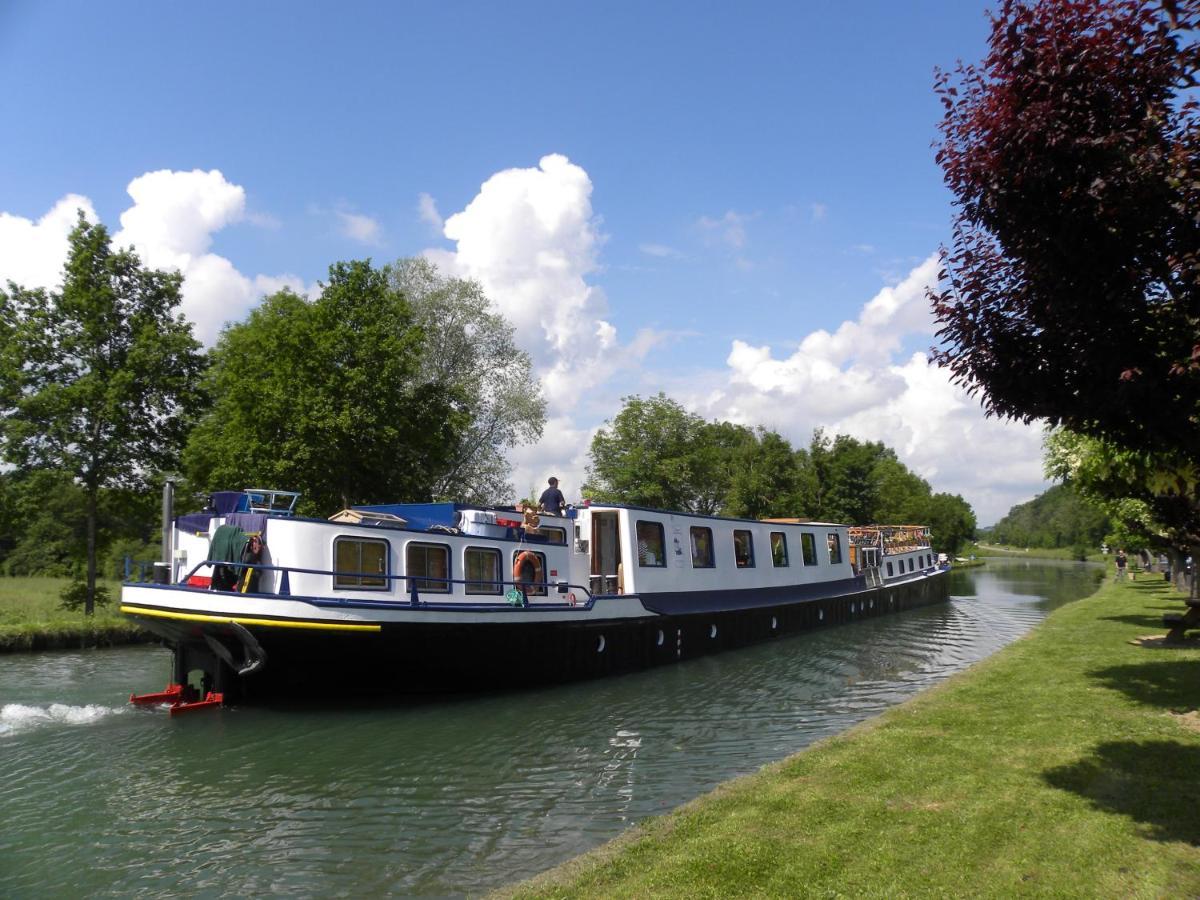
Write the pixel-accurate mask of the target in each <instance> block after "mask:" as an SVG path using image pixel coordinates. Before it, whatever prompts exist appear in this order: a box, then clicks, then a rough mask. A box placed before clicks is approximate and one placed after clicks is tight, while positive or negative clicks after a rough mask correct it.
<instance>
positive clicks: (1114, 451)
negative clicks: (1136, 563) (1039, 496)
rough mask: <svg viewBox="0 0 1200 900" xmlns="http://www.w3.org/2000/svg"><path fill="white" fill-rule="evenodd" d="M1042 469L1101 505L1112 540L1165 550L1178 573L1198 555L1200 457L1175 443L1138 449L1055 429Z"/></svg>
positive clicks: (1199, 555)
mask: <svg viewBox="0 0 1200 900" xmlns="http://www.w3.org/2000/svg"><path fill="white" fill-rule="evenodd" d="M1045 450H1046V458H1045V463H1046V474H1047V476H1048V477H1051V478H1057V479H1060V480H1063V481H1067V482H1068V483H1070V484H1071V485H1073V486H1074V487H1075V488H1076V489H1077V490H1078V491H1079V492H1080V493H1082V494H1084V495H1085V496H1087V497H1088V498H1090V499H1092V500H1093V501H1094V502H1096V503H1098V504H1099V505H1100V506H1101V508H1103V509H1104V510H1105V511H1106V512H1107V513H1108V515H1109V516H1110V518H1111V519H1112V521H1113V532H1114V534H1113V535H1112V537H1113V539H1114V540H1118V541H1120V542H1121V543H1124V544H1127V545H1134V544H1136V545H1139V546H1149V547H1153V548H1154V549H1156V550H1159V551H1161V552H1165V553H1167V554H1168V555H1169V556H1170V557H1171V559H1172V569H1173V570H1174V571H1175V572H1176V573H1181V572H1182V570H1183V567H1182V565H1181V563H1182V561H1183V557H1184V556H1185V555H1191V556H1192V558H1193V559H1200V504H1197V500H1196V498H1197V496H1198V493H1200V463H1198V462H1197V461H1196V460H1195V459H1194V458H1192V457H1191V456H1190V455H1189V454H1188V453H1186V452H1184V451H1182V450H1180V449H1179V448H1174V447H1172V448H1164V449H1160V450H1157V451H1139V450H1132V449H1129V448H1128V447H1124V446H1120V445H1118V444H1116V443H1114V442H1112V441H1107V440H1102V439H1100V438H1096V437H1089V436H1087V435H1083V434H1079V433H1078V432H1074V431H1070V430H1069V429H1061V428H1060V429H1054V430H1053V431H1051V432H1050V433H1049V434H1048V435H1047V436H1046V440H1045Z"/></svg>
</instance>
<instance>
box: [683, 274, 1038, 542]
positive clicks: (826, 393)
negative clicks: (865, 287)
mask: <svg viewBox="0 0 1200 900" xmlns="http://www.w3.org/2000/svg"><path fill="white" fill-rule="evenodd" d="M937 270H938V260H937V257H936V255H935V256H931V257H929V258H928V259H926V260H925V261H924V262H922V263H921V264H920V265H918V266H917V267H916V268H914V269H913V270H912V271H911V272H910V273H909V274H908V276H907V277H905V278H904V279H903V280H902V281H901V282H900V283H899V284H897V285H896V286H894V287H885V288H884V289H882V290H881V291H879V293H877V294H876V295H875V296H874V297H873V298H872V299H871V300H869V301H868V302H866V303H865V304H864V305H863V306H862V308H861V310H860V312H859V315H858V318H857V319H855V320H853V321H847V322H843V323H842V324H841V325H840V326H839V327H838V328H837V329H836V330H835V331H834V332H832V333H830V332H828V331H824V330H819V331H814V332H811V333H810V334H808V335H806V336H805V337H804V338H803V339H802V340H801V341H800V343H799V346H798V348H797V349H796V350H795V352H793V353H791V354H790V355H787V356H783V357H776V356H775V355H774V354H773V352H772V351H771V348H770V347H768V346H763V347H754V346H751V345H749V344H747V343H745V342H743V341H737V340H735V341H734V342H733V344H732V348H731V350H730V353H729V356H728V358H727V359H726V369H725V371H724V374H723V376H718V375H717V374H716V373H710V374H709V375H708V376H707V377H703V378H700V379H697V383H698V384H701V385H703V390H702V391H701V390H696V391H694V392H693V393H692V394H691V395H690V396H688V395H686V394H684V395H682V396H681V399H682V400H683V401H684V402H686V403H687V405H689V406H690V407H691V408H694V409H696V410H697V411H700V412H702V413H703V414H705V415H707V416H710V417H718V418H726V419H729V420H731V421H735V422H740V423H743V424H747V425H765V426H767V427H769V428H774V429H777V430H778V431H780V433H782V434H784V435H785V436H786V437H788V438H789V439H790V440H792V442H793V443H794V444H799V445H804V444H807V442H808V439H809V436H810V435H811V434H812V431H813V429H814V428H818V427H821V428H824V429H825V430H826V431H827V432H828V433H830V434H849V435H852V436H854V437H857V438H859V439H861V440H873V441H883V442H884V443H885V444H887V445H888V446H889V447H891V448H892V449H894V450H895V451H896V453H897V454H898V455H899V456H900V458H901V460H902V461H903V462H904V463H905V464H906V465H907V466H908V467H909V468H910V469H912V470H913V471H914V472H916V473H917V474H919V475H921V476H922V477H923V478H926V479H927V480H929V481H930V482H931V484H932V485H933V487H934V489H935V490H937V491H948V492H950V493H960V494H962V495H963V496H964V497H965V498H966V500H967V501H968V502H970V503H971V504H972V505H973V506H974V507H975V510H976V514H977V516H978V517H979V521H980V524H990V523H991V522H994V521H995V520H996V519H997V518H999V517H1000V516H1002V515H1003V514H1004V513H1005V512H1007V511H1008V508H1009V507H1010V506H1011V505H1012V504H1013V503H1017V502H1021V501H1023V500H1027V499H1029V498H1030V497H1031V496H1033V495H1034V494H1035V493H1037V492H1038V491H1040V490H1042V489H1044V487H1045V480H1044V479H1043V477H1042V471H1041V430H1040V428H1039V427H1037V426H1027V425H1023V424H1021V423H1017V422H1009V421H1002V420H998V419H988V418H985V417H984V415H983V411H982V410H981V408H980V406H979V403H978V402H977V401H975V400H973V399H971V398H969V397H967V396H966V394H965V392H964V391H963V390H962V389H961V388H959V387H957V386H955V385H953V384H952V383H951V382H950V378H949V375H948V373H947V372H946V371H945V370H943V369H939V368H937V367H935V366H931V365H930V364H929V359H928V357H927V356H926V354H925V353H924V352H916V353H911V354H910V355H908V356H907V357H902V355H901V354H902V347H903V342H904V340H905V339H911V338H913V337H920V338H926V339H928V338H931V337H932V335H933V333H934V323H933V318H932V315H931V313H930V309H929V301H928V300H927V299H926V294H925V292H926V289H927V287H929V286H930V285H932V284H934V283H935V281H936V278H937Z"/></svg>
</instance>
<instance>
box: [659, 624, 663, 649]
mask: <svg viewBox="0 0 1200 900" xmlns="http://www.w3.org/2000/svg"><path fill="white" fill-rule="evenodd" d="M663 640H664V635H663V633H662V629H661V628H660V629H658V646H659V647H661V646H662V645H663Z"/></svg>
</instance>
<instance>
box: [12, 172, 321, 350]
mask: <svg viewBox="0 0 1200 900" xmlns="http://www.w3.org/2000/svg"><path fill="white" fill-rule="evenodd" d="M127 191H128V193H129V196H130V199H131V200H132V201H133V202H132V205H131V206H130V207H129V208H128V209H126V210H125V211H124V212H123V213H121V216H120V223H121V227H120V229H119V230H117V232H116V233H115V234H114V235H113V245H114V246H115V247H128V246H132V247H133V248H134V249H135V250H136V252H137V254H138V256H139V257H141V260H142V262H143V263H144V264H146V265H147V266H150V267H152V268H155V269H166V270H178V271H179V272H181V273H182V274H183V277H184V282H183V303H182V310H183V313H184V314H185V315H186V316H187V317H188V319H190V320H191V321H192V323H193V324H194V325H195V333H196V337H197V338H199V339H200V340H201V341H203V342H204V343H206V344H211V343H212V342H213V341H215V340H216V337H217V334H218V333H219V332H220V329H221V326H222V325H223V324H224V323H225V322H230V321H234V322H236V321H240V320H241V319H242V318H244V317H245V315H246V313H247V312H248V311H249V310H250V309H251V307H253V306H254V305H255V304H257V303H258V301H259V300H260V299H261V298H262V297H263V296H264V295H265V294H268V293H271V292H273V291H276V290H279V289H280V288H283V287H288V288H291V289H292V290H295V291H297V292H299V293H305V292H307V291H311V288H309V287H306V285H305V284H304V282H303V280H302V279H300V278H299V277H297V276H295V275H290V274H279V275H253V276H249V275H244V274H243V273H242V272H240V271H238V269H237V267H236V266H234V264H233V263H232V262H231V261H230V260H228V259H227V258H225V257H223V256H220V255H218V254H215V253H212V252H211V247H212V243H213V235H214V234H216V233H217V232H219V231H220V230H221V229H223V228H226V227H227V226H229V225H232V224H234V223H237V222H240V221H242V220H243V219H248V220H250V221H251V222H262V221H264V216H263V214H251V215H249V216H248V215H247V213H246V192H245V190H244V189H243V188H242V187H241V186H240V185H237V184H232V183H231V182H229V181H227V180H226V178H225V176H224V175H223V174H222V173H221V172H220V171H218V170H216V169H213V170H210V171H207V172H204V171H201V170H199V169H196V170H193V171H190V172H183V171H171V170H168V169H162V170H159V171H156V172H147V173H145V174H144V175H139V176H138V177H137V178H134V179H133V180H132V181H131V182H129V186H128V188H127ZM79 208H82V209H83V210H84V212H85V214H86V215H87V217H88V219H90V220H91V221H97V216H96V213H95V210H94V208H93V206H92V203H91V201H90V200H89V199H88V198H87V197H84V196H81V195H78V194H68V195H66V196H65V197H63V198H62V199H61V200H59V201H58V202H57V203H55V204H54V206H53V207H52V208H51V210H50V211H49V212H48V213H47V214H46V215H45V216H43V217H42V218H41V219H39V220H38V222H37V223H33V222H30V221H29V220H28V219H21V218H19V217H17V216H13V215H10V214H8V213H0V281H3V280H6V279H12V280H13V281H15V282H17V283H19V284H26V285H28V286H30V287H33V286H40V287H57V286H58V285H60V284H61V282H62V266H63V263H64V262H65V260H66V254H67V235H68V233H69V232H70V230H71V228H72V227H74V224H75V221H76V212H75V210H76V209H79ZM265 221H269V222H273V221H274V220H273V219H270V217H266V219H265Z"/></svg>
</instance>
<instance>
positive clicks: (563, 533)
mask: <svg viewBox="0 0 1200 900" xmlns="http://www.w3.org/2000/svg"><path fill="white" fill-rule="evenodd" d="M538 530H539V531H541V532H542V533H543V534H547V533H553V534H557V535H559V537H560V538H561V540H557V541H555V540H551V539H550V538H549V537H547V539H546V543H547V544H553V545H554V546H556V547H558V546H563V547H565V546H567V529H565V528H558V527H556V526H554V525H542V526H541V527H540V528H539V529H538Z"/></svg>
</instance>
